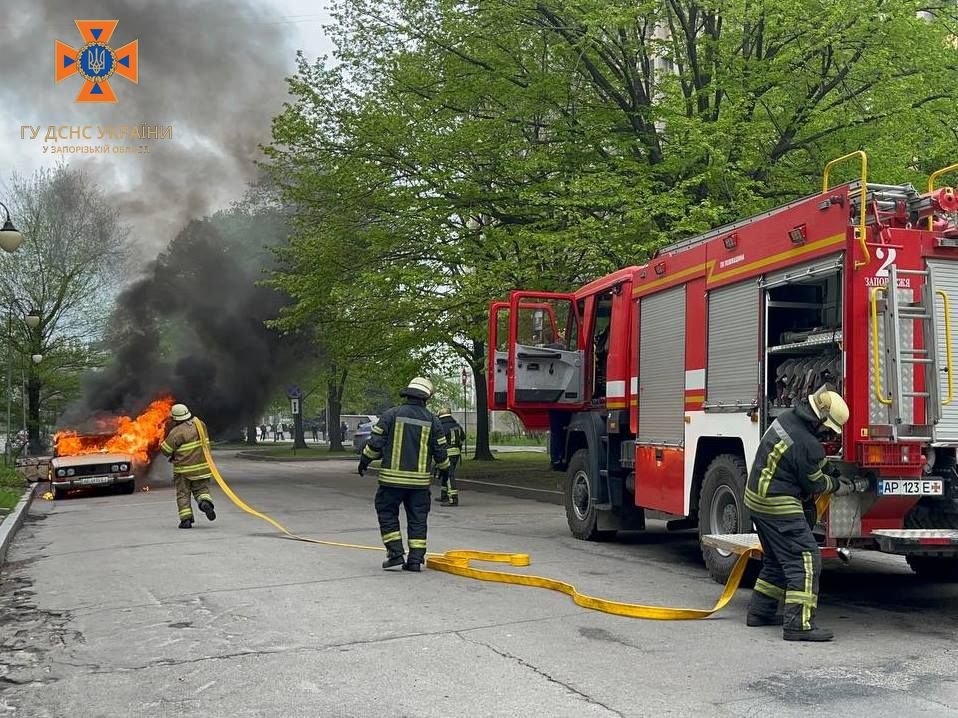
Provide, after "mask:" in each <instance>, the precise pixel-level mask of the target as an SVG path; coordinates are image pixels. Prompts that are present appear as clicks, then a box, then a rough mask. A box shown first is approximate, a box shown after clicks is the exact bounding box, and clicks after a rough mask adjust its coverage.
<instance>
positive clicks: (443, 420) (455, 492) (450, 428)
mask: <svg viewBox="0 0 958 718" xmlns="http://www.w3.org/2000/svg"><path fill="white" fill-rule="evenodd" d="M439 423H440V424H442V429H443V431H444V432H445V434H446V442H447V443H448V445H449V448H448V449H447V452H446V453H447V454H448V455H449V470H448V471H446V472H443V471H440V472H439V473H440V479H439V491H440V493H439V503H442V504H444V503H446V502H447V501H448V502H449V505H450V506H458V505H459V489H457V488H456V465H457V464H458V463H459V458H460V457H461V456H462V443H463V440H464V439H465V436H466V432H464V431H463V430H462V427H461V426H459V422H458V421H456V420H455V418H453V415H452V409H450V408H449V407H443V408H442V409H440V410H439ZM443 476H445V479H443V478H442V477H443Z"/></svg>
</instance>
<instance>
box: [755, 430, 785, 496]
mask: <svg viewBox="0 0 958 718" xmlns="http://www.w3.org/2000/svg"><path fill="white" fill-rule="evenodd" d="M788 446H789V445H788V444H787V443H786V442H785V441H779V442H777V443H776V444H775V446H774V447H772V450H771V451H770V452H768V458H767V459H766V460H765V468H764V469H762V473H761V474H760V475H759V479H758V495H759V496H762V497H764V496H766V495H768V487H769V484H771V483H772V479H773V478H774V476H775V472H776V471H777V470H778V462H779V461H781V460H782V457H783V456H785V452H786V451H788Z"/></svg>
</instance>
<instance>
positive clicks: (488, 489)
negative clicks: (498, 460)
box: [367, 466, 565, 506]
mask: <svg viewBox="0 0 958 718" xmlns="http://www.w3.org/2000/svg"><path fill="white" fill-rule="evenodd" d="M367 471H368V472H369V473H371V474H378V473H379V467H377V466H370V467H369V468H368V469H367ZM456 483H457V484H458V485H459V486H461V487H462V488H468V489H472V490H473V491H478V492H479V493H485V494H497V495H499V496H511V497H513V498H516V499H529V500H532V501H540V502H542V503H544V504H554V505H557V506H561V505H562V504H563V503H564V501H565V496H564V494H563V493H562V492H561V491H555V490H552V489H540V488H535V487H532V486H519V485H517V484H503V483H498V482H495V481H480V480H479V479H460V478H458V477H457V478H456ZM434 486H435V484H434V483H430V484H429V488H430V490H431V489H432V488H433V487H434Z"/></svg>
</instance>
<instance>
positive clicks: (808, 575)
mask: <svg viewBox="0 0 958 718" xmlns="http://www.w3.org/2000/svg"><path fill="white" fill-rule="evenodd" d="M802 564H803V565H804V566H805V592H804V596H803V598H805V599H806V602H805V603H803V604H802V628H803V629H805V630H806V631H810V630H811V629H812V608H813V607H814V603H817V599H816V597H815V594H814V593H812V585H813V582H814V577H815V574H814V571H815V564H814V563H813V562H812V554H811V553H809V552H808V551H802ZM813 602H814V603H813Z"/></svg>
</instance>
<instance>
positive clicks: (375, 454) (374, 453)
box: [363, 444, 383, 461]
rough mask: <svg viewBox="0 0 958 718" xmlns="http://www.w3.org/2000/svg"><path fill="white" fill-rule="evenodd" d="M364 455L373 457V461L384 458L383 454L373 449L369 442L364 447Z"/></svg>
mask: <svg viewBox="0 0 958 718" xmlns="http://www.w3.org/2000/svg"><path fill="white" fill-rule="evenodd" d="M363 456H365V457H366V458H367V459H372V460H373V461H375V460H376V459H381V458H383V455H382V454H381V453H380V452H378V451H376V450H374V449H372V448H371V447H370V446H369V444H366V446H365V447H363Z"/></svg>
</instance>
